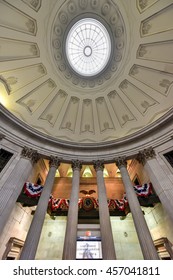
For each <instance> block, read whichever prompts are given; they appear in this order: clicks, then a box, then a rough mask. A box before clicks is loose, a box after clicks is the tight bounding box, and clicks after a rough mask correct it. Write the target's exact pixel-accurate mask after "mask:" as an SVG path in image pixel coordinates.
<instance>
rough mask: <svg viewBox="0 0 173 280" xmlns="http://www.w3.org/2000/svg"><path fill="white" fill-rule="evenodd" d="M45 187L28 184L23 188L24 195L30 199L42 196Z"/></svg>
mask: <svg viewBox="0 0 173 280" xmlns="http://www.w3.org/2000/svg"><path fill="white" fill-rule="evenodd" d="M42 190H43V186H41V185H37V184H33V183H30V182H26V183H25V184H24V187H23V191H24V193H25V194H26V195H27V196H29V197H38V196H40V195H41V192H42Z"/></svg>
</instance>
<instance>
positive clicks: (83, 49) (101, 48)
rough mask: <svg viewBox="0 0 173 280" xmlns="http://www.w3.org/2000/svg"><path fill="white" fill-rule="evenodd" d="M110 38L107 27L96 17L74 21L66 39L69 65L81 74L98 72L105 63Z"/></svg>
mask: <svg viewBox="0 0 173 280" xmlns="http://www.w3.org/2000/svg"><path fill="white" fill-rule="evenodd" d="M110 53H111V40H110V36H109V33H108V31H107V29H106V28H105V27H104V25H103V24H102V23H101V22H99V21H98V20H96V19H93V18H85V19H82V20H79V21H78V22H76V23H75V24H74V25H73V26H72V28H71V29H70V31H69V33H68V35H67V39H66V56H67V59H68V62H69V64H70V66H71V67H72V68H73V70H74V71H75V72H77V73H78V74H80V75H82V76H86V77H91V76H95V75H97V74H99V73H100V72H101V71H102V70H103V69H104V68H105V66H106V65H107V63H108V61H109V58H110Z"/></svg>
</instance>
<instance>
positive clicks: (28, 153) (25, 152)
mask: <svg viewBox="0 0 173 280" xmlns="http://www.w3.org/2000/svg"><path fill="white" fill-rule="evenodd" d="M21 157H23V158H26V159H29V160H31V161H32V163H36V162H37V161H38V160H39V155H38V153H37V151H36V150H33V149H31V148H28V147H26V146H25V147H23V149H22V151H21Z"/></svg>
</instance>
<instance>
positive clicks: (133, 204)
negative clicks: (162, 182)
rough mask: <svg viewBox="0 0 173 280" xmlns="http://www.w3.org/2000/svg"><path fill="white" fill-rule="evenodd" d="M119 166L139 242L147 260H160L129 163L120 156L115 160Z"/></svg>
mask: <svg viewBox="0 0 173 280" xmlns="http://www.w3.org/2000/svg"><path fill="white" fill-rule="evenodd" d="M115 163H116V165H117V167H118V168H119V170H120V172H121V176H122V180H123V183H124V187H125V190H126V195H127V199H128V202H129V206H130V210H131V213H132V216H133V221H134V224H135V228H136V232H137V235H138V238H139V243H140V246H141V249H142V253H143V256H144V259H145V260H158V259H159V256H158V254H157V251H156V248H155V246H154V242H153V240H152V237H151V234H150V231H149V229H148V226H147V223H146V221H145V218H144V215H143V213H142V210H141V207H140V204H139V201H138V199H137V196H136V193H135V190H134V188H133V184H132V182H131V180H130V176H129V173H128V171H127V167H126V165H127V163H126V160H125V159H124V158H118V159H116V160H115Z"/></svg>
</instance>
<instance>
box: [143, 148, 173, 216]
mask: <svg viewBox="0 0 173 280" xmlns="http://www.w3.org/2000/svg"><path fill="white" fill-rule="evenodd" d="M137 160H138V161H139V163H142V164H143V166H144V169H145V170H146V172H147V174H148V176H149V178H150V181H151V182H152V185H153V187H154V190H155V192H156V194H157V195H158V197H159V199H160V201H161V203H162V206H163V208H164V209H165V211H166V213H167V214H168V215H169V217H170V218H171V220H172V221H173V212H172V209H173V185H172V182H171V180H170V179H169V178H168V176H167V175H166V174H165V172H164V171H163V169H162V167H161V166H160V164H159V163H158V161H157V159H156V154H155V151H154V150H153V148H152V147H150V148H148V149H144V150H143V151H140V152H139V153H138V156H137Z"/></svg>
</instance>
